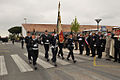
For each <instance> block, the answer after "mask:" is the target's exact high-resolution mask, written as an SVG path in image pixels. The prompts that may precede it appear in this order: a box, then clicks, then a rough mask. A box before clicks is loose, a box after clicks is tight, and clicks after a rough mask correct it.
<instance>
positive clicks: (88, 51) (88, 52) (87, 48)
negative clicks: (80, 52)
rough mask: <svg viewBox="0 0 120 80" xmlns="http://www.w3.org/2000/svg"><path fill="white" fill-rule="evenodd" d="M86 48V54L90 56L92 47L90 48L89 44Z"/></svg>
mask: <svg viewBox="0 0 120 80" xmlns="http://www.w3.org/2000/svg"><path fill="white" fill-rule="evenodd" d="M85 49H86V55H88V56H89V55H90V49H89V47H88V45H86V46H85Z"/></svg>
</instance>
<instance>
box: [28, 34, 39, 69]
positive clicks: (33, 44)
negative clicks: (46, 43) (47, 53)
mask: <svg viewBox="0 0 120 80" xmlns="http://www.w3.org/2000/svg"><path fill="white" fill-rule="evenodd" d="M30 48H31V49H32V51H31V55H32V58H33V66H34V69H35V70H36V69H37V66H36V61H37V58H38V53H39V50H38V39H37V37H36V36H35V33H33V34H32V39H31V40H30Z"/></svg>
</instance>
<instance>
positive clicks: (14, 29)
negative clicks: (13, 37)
mask: <svg viewBox="0 0 120 80" xmlns="http://www.w3.org/2000/svg"><path fill="white" fill-rule="evenodd" d="M8 31H9V32H10V33H12V34H19V33H21V32H22V27H21V26H15V27H12V28H10V29H8Z"/></svg>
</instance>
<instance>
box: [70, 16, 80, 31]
mask: <svg viewBox="0 0 120 80" xmlns="http://www.w3.org/2000/svg"><path fill="white" fill-rule="evenodd" d="M79 28H80V24H79V23H78V21H77V18H76V17H75V19H74V20H73V22H72V23H71V31H72V32H75V33H77V32H78V31H79Z"/></svg>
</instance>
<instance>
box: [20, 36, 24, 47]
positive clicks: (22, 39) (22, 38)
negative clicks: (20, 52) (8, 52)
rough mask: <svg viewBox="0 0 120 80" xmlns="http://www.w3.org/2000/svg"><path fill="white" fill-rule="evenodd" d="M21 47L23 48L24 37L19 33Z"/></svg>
mask: <svg viewBox="0 0 120 80" xmlns="http://www.w3.org/2000/svg"><path fill="white" fill-rule="evenodd" d="M21 48H22V49H23V48H24V37H23V35H21Z"/></svg>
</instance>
